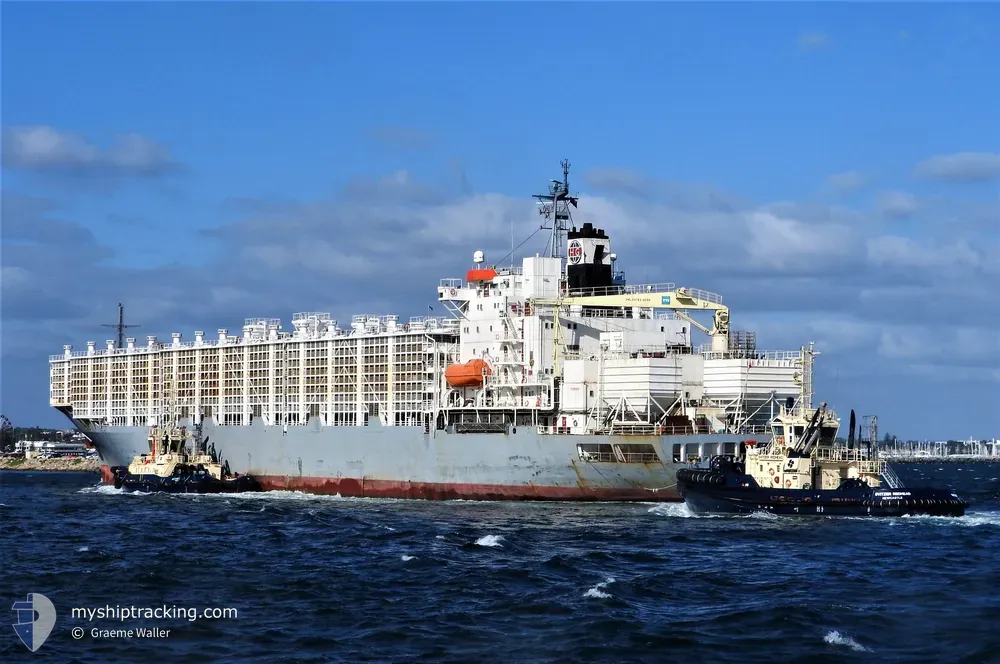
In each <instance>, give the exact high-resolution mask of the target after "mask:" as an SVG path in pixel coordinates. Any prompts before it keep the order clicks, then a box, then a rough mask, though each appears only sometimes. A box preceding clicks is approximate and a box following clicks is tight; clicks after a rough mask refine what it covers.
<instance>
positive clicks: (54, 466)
mask: <svg viewBox="0 0 1000 664" xmlns="http://www.w3.org/2000/svg"><path fill="white" fill-rule="evenodd" d="M100 468H101V462H100V461H99V460H98V459H25V458H23V457H8V458H4V459H0V470H23V471H38V470H42V471H59V472H76V473H96V472H98V471H99V470H100Z"/></svg>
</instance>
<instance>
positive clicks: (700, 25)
mask: <svg viewBox="0 0 1000 664" xmlns="http://www.w3.org/2000/svg"><path fill="white" fill-rule="evenodd" d="M996 62H1000V6H998V5H987V4H976V5H948V4H915V5H902V4H898V3H889V4H878V5H875V4H873V5H865V4H857V3H853V4H832V3H831V4H827V3H798V4H790V3H777V4H757V3H753V4H751V3H741V4H719V3H704V4H679V3H666V4H652V3H641V4H617V3H601V4H597V3H592V4H577V5H571V4H566V3H559V4H528V3H509V4H484V3H473V4H465V5H460V4H444V3H404V4H387V3H371V4H334V3H329V4H321V3H307V4H292V3H267V4H264V3H244V4H237V3H219V4H197V3H155V4H154V3H129V4H126V3H106V4H97V3H66V4H52V3H15V4H6V5H5V6H4V13H3V21H2V63H3V70H2V75H3V76H2V109H0V110H2V123H3V228H2V233H3V235H2V239H3V245H2V264H3V301H2V328H0V330H2V342H3V346H2V373H3V375H2V386H3V392H2V404H0V407H2V410H3V412H4V413H5V414H6V415H7V416H8V417H10V418H11V419H12V420H13V421H14V422H15V423H16V424H29V423H30V424H34V423H38V424H44V425H55V424H61V416H59V415H58V414H57V413H55V412H54V411H50V409H49V408H48V404H47V392H46V389H47V387H46V386H47V375H46V371H47V367H46V358H47V356H48V355H49V354H50V353H57V352H59V351H60V350H61V348H62V345H63V344H64V343H72V344H74V346H75V347H77V348H82V347H84V346H85V342H86V341H87V340H90V339H94V340H97V341H98V342H103V340H104V339H106V338H107V337H108V334H107V332H108V331H107V330H106V329H102V328H101V327H100V326H99V324H100V323H104V322H111V321H113V319H114V316H115V305H116V302H118V301H119V300H123V301H125V302H126V305H127V307H128V313H129V316H130V317H131V318H134V319H135V320H136V321H137V322H140V323H141V324H142V328H140V329H139V330H137V331H136V332H135V333H136V335H137V336H140V338H142V337H144V336H145V335H146V334H158V335H160V336H161V338H162V337H169V334H170V332H172V331H181V332H183V333H184V334H185V337H186V338H190V337H191V332H192V330H194V329H205V330H207V331H209V332H210V333H211V332H213V331H214V330H215V329H216V328H217V327H228V328H229V329H230V330H231V331H234V330H238V329H239V327H240V326H241V324H242V320H243V318H244V317H248V316H278V317H281V318H283V319H284V320H285V321H286V322H287V321H288V319H289V316H290V314H291V313H292V312H293V311H311V310H330V311H332V312H333V313H334V314H335V316H337V317H339V318H340V319H341V320H345V319H349V316H350V315H351V314H353V313H369V312H370V313H389V312H393V311H396V312H399V313H400V314H402V315H404V316H405V315H415V314H421V313H423V312H424V311H425V310H426V305H427V303H430V302H433V300H434V299H435V294H434V287H435V285H436V284H437V279H438V278H439V277H444V276H453V275H460V274H461V271H462V270H463V269H464V268H465V267H466V266H467V263H468V261H469V257H470V256H471V253H472V251H473V250H475V249H479V248H482V249H486V250H487V252H488V253H492V254H493V255H497V254H499V255H502V254H503V253H505V249H504V248H505V247H507V246H508V245H509V238H510V230H509V225H508V224H509V222H510V220H513V221H514V223H515V226H516V232H517V235H518V236H519V237H524V236H527V235H528V234H530V233H531V232H532V230H534V227H535V226H537V216H536V215H534V213H533V211H532V206H531V201H530V195H531V194H532V193H535V192H536V191H538V190H539V189H540V188H542V187H544V186H545V183H546V182H547V181H548V179H549V178H551V177H556V176H558V174H559V173H558V162H559V160H560V159H561V158H564V157H568V158H570V159H571V160H572V162H573V172H572V175H571V177H572V180H573V183H574V184H575V186H576V188H577V189H578V190H579V191H580V192H581V196H582V200H581V207H580V213H579V214H578V217H577V220H578V221H585V220H590V221H594V222H596V223H598V224H599V225H601V226H603V227H605V228H607V229H608V231H609V232H610V233H611V234H612V239H613V242H614V243H615V249H616V252H617V253H618V254H619V256H620V258H621V261H622V265H623V267H625V269H626V270H627V272H628V273H629V275H630V278H631V280H632V281H640V280H641V281H667V280H671V281H676V282H682V283H686V284H690V285H692V286H696V287H701V288H706V289H709V290H713V291H716V292H720V293H722V294H723V295H724V297H726V298H727V300H728V301H729V303H730V304H731V306H732V307H733V323H734V326H735V327H741V328H746V329H753V330H756V331H757V332H758V339H759V343H760V345H761V346H762V347H766V348H776V349H783V348H796V347H798V345H799V344H801V343H804V342H808V341H809V340H816V341H817V343H818V344H819V348H820V349H821V350H822V351H823V355H822V356H821V357H820V358H819V360H818V363H817V398H818V399H826V400H828V401H830V402H832V403H833V404H834V405H835V406H836V407H837V408H838V409H839V410H841V411H843V412H844V413H846V412H847V410H848V409H850V408H852V407H854V408H857V409H858V410H859V412H864V413H870V412H874V413H877V414H879V415H880V418H881V421H882V426H883V429H884V430H888V431H891V432H895V433H898V434H900V435H905V436H929V437H945V436H950V437H966V436H969V435H976V436H996V435H1000V415H998V414H997V413H998V410H1000V409H998V408H997V406H998V405H1000V332H998V328H997V325H998V323H1000V295H997V286H998V285H1000V123H998V122H997V117H1000V90H998V88H997V86H996V85H995V84H993V75H994V73H995V72H993V71H992V70H993V69H994V67H993V65H992V63H996ZM538 244H539V246H537V247H535V246H527V245H526V247H525V248H526V250H529V251H531V252H532V253H534V252H535V251H540V250H541V248H542V247H541V242H539V243H538Z"/></svg>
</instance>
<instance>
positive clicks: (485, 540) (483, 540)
mask: <svg viewBox="0 0 1000 664" xmlns="http://www.w3.org/2000/svg"><path fill="white" fill-rule="evenodd" d="M502 541H503V535H483V536H482V537H480V538H479V539H477V540H476V544H478V545H479V546H503V545H502V544H501V543H500V542H502Z"/></svg>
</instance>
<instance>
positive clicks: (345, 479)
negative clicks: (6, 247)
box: [77, 419, 744, 502]
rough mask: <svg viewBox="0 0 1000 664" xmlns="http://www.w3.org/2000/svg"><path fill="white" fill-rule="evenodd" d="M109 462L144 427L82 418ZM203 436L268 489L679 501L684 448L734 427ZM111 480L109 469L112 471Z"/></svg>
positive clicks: (708, 448)
mask: <svg viewBox="0 0 1000 664" xmlns="http://www.w3.org/2000/svg"><path fill="white" fill-rule="evenodd" d="M77 425H78V427H79V428H80V429H81V430H82V431H84V433H86V434H87V436H88V437H89V438H90V439H91V440H92V441H93V442H94V446H95V447H96V448H97V450H98V452H99V453H100V455H101V459H102V462H103V463H104V464H107V466H118V465H124V464H126V463H127V462H128V461H129V460H131V459H132V457H134V456H135V455H137V454H141V453H144V452H145V451H146V447H147V442H146V441H147V434H148V432H147V430H146V429H145V428H144V427H103V426H101V427H93V426H86V425H85V423H80V422H77ZM202 435H203V438H204V440H205V443H206V444H207V445H214V446H215V448H216V450H217V452H218V454H219V456H220V458H221V459H222V460H224V461H228V462H229V465H230V467H231V469H232V470H233V471H234V472H237V473H240V474H248V475H251V476H253V477H254V478H256V479H257V480H258V481H259V482H260V484H261V487H262V488H263V489H264V490H291V491H305V492H310V493H320V494H331V495H340V496H344V497H366V498H367V497H378V498H408V499H425V500H455V499H464V500H571V501H657V502H661V501H678V500H680V495H679V493H678V492H677V483H676V479H675V474H676V472H677V470H679V469H680V468H684V467H686V466H687V464H686V463H684V462H682V461H680V460H675V458H674V456H675V452H676V450H677V449H678V448H677V447H676V446H678V445H680V446H681V449H683V450H684V454H685V455H686V454H699V455H700V456H705V455H706V454H711V453H719V451H720V450H722V449H723V448H724V447H727V446H728V448H732V447H734V446H736V445H738V444H739V442H741V441H742V440H743V438H744V437H743V436H735V435H710V434H705V435H688V436H649V437H643V436H622V437H619V436H596V435H552V434H543V433H539V432H538V431H537V430H536V429H534V428H533V427H518V428H517V429H516V430H512V431H511V432H509V433H450V432H447V431H436V432H430V433H428V432H425V430H424V429H423V428H418V427H387V426H381V425H380V424H378V421H377V420H374V421H373V423H372V424H371V425H369V426H365V427H327V426H322V425H321V424H320V423H319V422H318V421H316V420H313V421H311V422H310V423H309V424H307V425H304V426H297V427H292V426H289V427H287V428H285V427H281V426H269V425H265V424H263V423H262V422H260V421H255V422H254V424H252V425H250V426H245V427H238V426H218V425H216V424H215V423H214V422H213V421H212V420H211V419H206V420H205V422H204V423H203V427H202ZM594 443H597V444H609V443H610V444H616V443H621V444H632V445H634V444H636V443H648V444H650V445H651V446H652V449H653V450H654V451H655V452H656V458H657V459H658V460H656V461H651V460H648V459H645V461H646V462H645V463H626V462H618V461H593V460H586V459H583V458H581V455H580V452H579V448H578V445H584V444H594ZM103 475H104V479H105V481H107V480H108V479H109V477H110V476H111V473H110V468H105V469H103Z"/></svg>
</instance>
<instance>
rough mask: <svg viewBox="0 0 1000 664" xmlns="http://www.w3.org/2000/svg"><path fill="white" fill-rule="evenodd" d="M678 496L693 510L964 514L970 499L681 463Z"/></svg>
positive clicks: (927, 490) (937, 492)
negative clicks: (807, 483)
mask: <svg viewBox="0 0 1000 664" xmlns="http://www.w3.org/2000/svg"><path fill="white" fill-rule="evenodd" d="M677 487H678V490H679V492H680V495H681V498H683V499H684V502H685V504H686V505H687V506H688V509H690V510H691V511H692V512H694V513H696V514H749V513H751V512H770V513H772V514H787V515H800V516H815V515H822V516H877V517H898V516H907V515H919V514H924V515H929V516H963V515H964V514H965V510H966V508H967V507H968V506H969V504H968V503H967V502H966V501H964V500H962V499H961V498H959V497H958V495H957V494H955V493H952V492H951V491H948V490H946V489H931V488H913V489H907V488H903V489H881V488H870V487H861V488H850V489H832V490H801V489H769V488H763V487H760V486H758V485H757V483H756V482H755V481H754V479H753V478H752V477H751V476H749V475H739V474H735V473H723V472H713V471H705V470H690V469H683V470H680V471H678V472H677Z"/></svg>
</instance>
